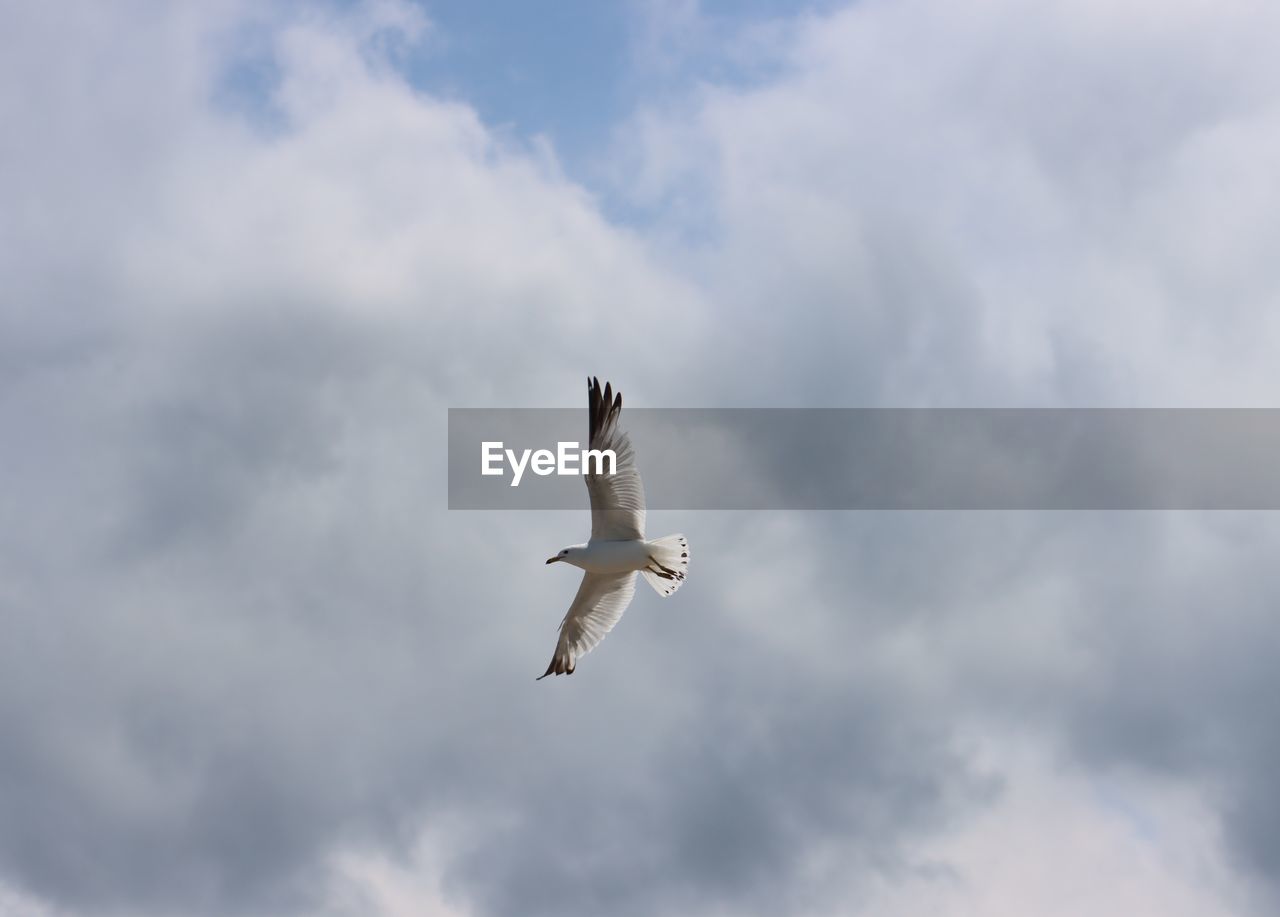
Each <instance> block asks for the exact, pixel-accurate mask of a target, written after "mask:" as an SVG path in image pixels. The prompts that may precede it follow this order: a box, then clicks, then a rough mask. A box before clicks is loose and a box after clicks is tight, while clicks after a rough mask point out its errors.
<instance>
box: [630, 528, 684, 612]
mask: <svg viewBox="0 0 1280 917" xmlns="http://www.w3.org/2000/svg"><path fill="white" fill-rule="evenodd" d="M645 547H647V548H648V549H649V565H648V566H647V567H645V568H644V569H643V570H641V571H640V572H641V574H643V576H644V579H645V582H647V583H648V584H649V585H650V586H652V587H653V590H654V592H656V593H658V595H661V596H664V597H665V596H668V595H671V594H672V593H674V592H675V591H676V590H677V589H679V588H680V585H681V584H682V583H683V582H684V577H685V574H686V573H688V572H689V541H688V539H686V538H685V537H684V536H683V535H668V536H666V537H665V538H657V539H654V540H653V541H647V542H645Z"/></svg>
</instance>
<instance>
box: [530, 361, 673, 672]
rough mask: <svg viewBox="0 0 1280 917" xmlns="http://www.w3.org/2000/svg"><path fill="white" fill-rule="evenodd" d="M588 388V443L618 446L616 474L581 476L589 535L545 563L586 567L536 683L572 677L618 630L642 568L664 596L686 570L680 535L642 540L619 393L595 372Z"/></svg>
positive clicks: (636, 477) (637, 488)
mask: <svg viewBox="0 0 1280 917" xmlns="http://www.w3.org/2000/svg"><path fill="white" fill-rule="evenodd" d="M587 391H588V395H587V406H588V410H589V417H588V420H589V424H588V427H589V430H590V442H589V445H588V448H589V449H601V450H603V449H611V450H613V452H614V455H615V456H616V457H617V462H616V464H615V467H614V471H615V474H607V473H605V472H604V470H603V469H599V470H598V472H597V473H594V474H592V473H586V474H584V477H585V478H586V482H587V494H588V495H589V496H590V497H591V540H590V541H588V542H587V543H586V544H573V545H569V547H567V548H561V549H560V552H559V553H558V554H556V556H555V557H551V558H548V560H547V563H549V564H554V563H566V564H572V565H573V566H575V567H581V568H582V569H583V570H584V571H586V572H584V573H583V574H582V584H581V585H580V586H578V594H577V595H575V596H574V597H573V604H571V605H570V606H569V611H568V612H567V613H566V614H565V616H564V620H563V621H561V622H560V638H559V639H558V640H557V641H556V651H555V654H554V655H553V656H552V657H551V664H550V665H549V666H547V670H546V671H545V672H543V673H542V674H541V675H539V676H538V677H537V678H536V679H534V680H535V681H541V680H542V679H544V678H546V677H547V676H548V675H553V674H554V675H572V674H573V670H574V669H575V668H576V667H577V665H578V660H579V659H580V658H581V657H583V656H585V655H586V654H587V653H589V652H591V650H592V649H594V648H595V646H596V645H597V644H598V643H599V642H600V641H601V640H603V639H604V635H605V634H607V633H609V631H611V630H613V625H615V624H617V623H618V620H619V619H620V618H621V617H622V613H623V612H624V611H626V610H627V606H628V605H629V604H631V597H632V596H633V595H635V591H636V574H637V573H639V574H640V575H642V576H643V577H644V578H645V580H646V581H647V582H648V583H649V585H650V586H652V587H653V588H654V590H655V591H657V593H658V595H660V596H663V597H664V598H665V597H666V596H669V595H672V594H673V593H674V592H675V591H676V590H677V589H679V588H680V585H681V584H682V583H683V582H684V577H685V573H686V572H687V571H688V569H689V542H688V541H687V540H686V539H685V537H684V536H683V535H667V536H666V537H665V538H658V539H656V540H654V541H647V540H645V537H644V486H643V485H642V484H641V483H640V472H639V471H637V470H636V461H635V454H634V453H633V452H632V450H631V439H630V437H628V436H627V434H626V433H624V432H622V431H621V430H619V429H618V417H619V415H621V413H622V393H621V392H619V393H618V394H617V395H615V394H614V392H613V388H612V387H611V386H610V385H609V384H608V383H606V384H605V386H604V389H603V390H601V388H600V380H599V379H597V378H595V377H592V378H590V379H588V380H587ZM586 464H587V463H585V462H584V465H586ZM583 471H584V472H586V471H587V469H586V468H585V467H584V468H583Z"/></svg>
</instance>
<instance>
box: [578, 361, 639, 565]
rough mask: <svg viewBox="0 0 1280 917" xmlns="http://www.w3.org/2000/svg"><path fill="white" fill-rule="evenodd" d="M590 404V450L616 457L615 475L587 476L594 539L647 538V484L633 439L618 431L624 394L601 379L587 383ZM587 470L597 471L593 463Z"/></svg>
mask: <svg viewBox="0 0 1280 917" xmlns="http://www.w3.org/2000/svg"><path fill="white" fill-rule="evenodd" d="M587 384H588V395H587V403H588V408H589V412H590V426H589V429H590V445H589V446H588V448H590V449H600V450H603V449H612V450H613V453H614V455H615V456H617V466H616V472H617V473H616V474H608V466H607V465H606V466H605V469H604V471H603V472H601V473H596V474H592V473H587V474H584V475H583V478H584V479H585V480H586V482H587V493H588V494H589V495H590V497H591V537H592V538H596V539H603V540H606V541H620V540H630V539H643V538H644V485H643V484H641V483H640V472H639V471H638V470H637V469H636V459H635V453H634V452H632V450H631V439H630V438H629V437H628V436H627V434H625V433H623V432H622V431H621V430H619V429H618V415H620V414H621V413H622V393H621V392H619V393H618V394H617V395H614V393H613V389H612V387H611V386H610V385H609V384H608V383H605V386H604V390H603V391H601V389H600V380H599V379H596V378H592V379H590V380H588V383H587ZM587 465H588V468H594V467H595V465H594V463H592V462H588V463H587Z"/></svg>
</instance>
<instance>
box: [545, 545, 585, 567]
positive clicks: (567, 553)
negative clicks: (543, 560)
mask: <svg viewBox="0 0 1280 917" xmlns="http://www.w3.org/2000/svg"><path fill="white" fill-rule="evenodd" d="M584 547H586V545H581V544H571V545H569V547H567V548H561V549H560V550H559V552H557V553H556V556H555V557H548V558H547V563H549V564H554V563H555V562H556V561H558V560H563V561H565V562H567V563H573V561H572V560H571V559H570V558H573V557H576V556H577V555H578V554H580V553H581V552H582V549H583V548H584Z"/></svg>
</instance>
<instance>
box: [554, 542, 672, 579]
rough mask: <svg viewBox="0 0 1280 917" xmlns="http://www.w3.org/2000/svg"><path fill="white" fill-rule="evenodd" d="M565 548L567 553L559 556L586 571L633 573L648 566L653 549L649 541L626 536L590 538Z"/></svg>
mask: <svg viewBox="0 0 1280 917" xmlns="http://www.w3.org/2000/svg"><path fill="white" fill-rule="evenodd" d="M565 550H567V551H568V552H569V553H568V554H566V555H565V556H564V557H562V558H560V559H561V560H563V561H564V562H565V563H567V564H573V565H574V566H575V567H580V568H581V569H583V570H586V571H587V572H588V573H637V572H639V571H640V570H643V569H644V568H645V567H647V566H649V564H650V563H651V560H650V558H651V557H652V552H653V548H652V547H650V545H649V542H647V541H639V540H637V539H630V538H628V539H626V540H623V541H608V540H604V539H596V538H593V539H591V540H590V541H588V542H587V543H586V544H575V545H572V546H571V547H569V548H566V549H565Z"/></svg>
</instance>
